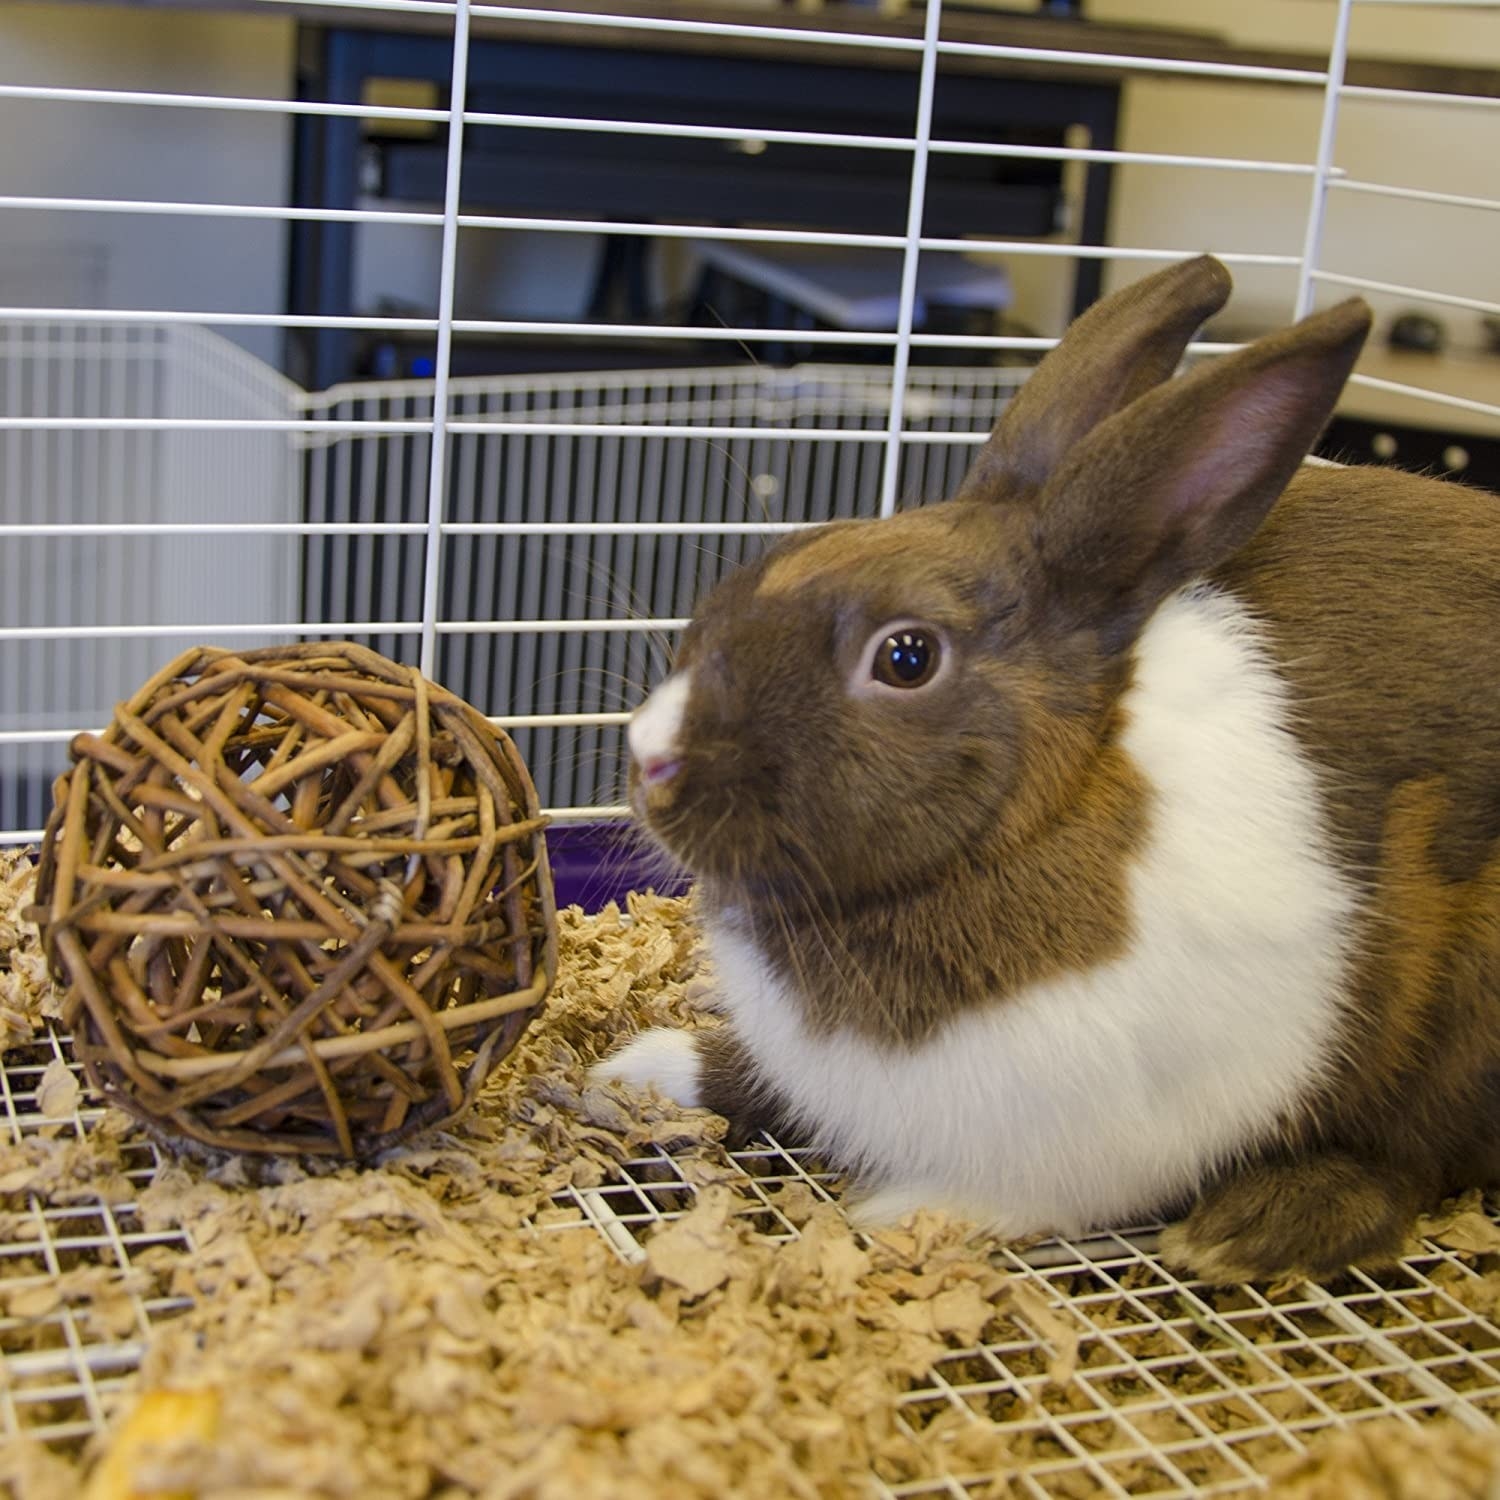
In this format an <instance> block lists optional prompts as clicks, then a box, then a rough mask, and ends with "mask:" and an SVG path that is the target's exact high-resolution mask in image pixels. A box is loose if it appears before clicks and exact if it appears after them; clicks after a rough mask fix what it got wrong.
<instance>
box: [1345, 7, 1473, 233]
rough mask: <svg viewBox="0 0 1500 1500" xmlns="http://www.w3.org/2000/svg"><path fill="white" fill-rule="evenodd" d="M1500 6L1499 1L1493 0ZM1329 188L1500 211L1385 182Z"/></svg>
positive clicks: (1349, 181)
mask: <svg viewBox="0 0 1500 1500" xmlns="http://www.w3.org/2000/svg"><path fill="white" fill-rule="evenodd" d="M1408 3H1410V0H1408ZM1495 3H1496V4H1500V0H1495ZM1328 185H1329V187H1335V188H1339V189H1340V190H1341V191H1343V192H1346V193H1370V194H1373V195H1374V196H1376V197H1380V198H1405V199H1410V200H1411V201H1412V202H1415V203H1439V204H1444V205H1446V206H1448V207H1451V208H1481V209H1488V210H1490V211H1492V212H1493V211H1494V210H1496V209H1500V198H1474V197H1470V196H1469V195H1468V194H1466V193H1436V192H1432V191H1430V190H1428V189H1426V188H1409V187H1395V186H1394V185H1392V184H1391V183H1387V182H1362V181H1359V180H1358V179H1356V178H1352V177H1345V178H1342V179H1340V178H1335V179H1333V180H1331V181H1330V182H1329V184H1328Z"/></svg>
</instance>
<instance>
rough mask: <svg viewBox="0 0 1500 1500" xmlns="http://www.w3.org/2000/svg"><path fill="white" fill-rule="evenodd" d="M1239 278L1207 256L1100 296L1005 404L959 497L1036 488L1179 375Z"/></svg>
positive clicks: (1020, 492)
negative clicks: (1105, 427)
mask: <svg viewBox="0 0 1500 1500" xmlns="http://www.w3.org/2000/svg"><path fill="white" fill-rule="evenodd" d="M1232 285H1233V283H1232V282H1231V280H1230V277H1229V272H1228V271H1226V270H1225V269H1224V267H1223V266H1222V265H1221V264H1220V263H1219V262H1218V261H1217V260H1215V259H1214V258H1213V256H1211V255H1200V256H1198V257H1197V258H1196V259H1194V260H1186V261H1180V262H1178V263H1177V264H1176V265H1173V266H1168V267H1167V269H1166V270H1165V271H1158V272H1157V273H1156V274H1155V275H1154V276H1147V277H1146V278H1145V279H1144V280H1142V281H1137V282H1134V283H1133V284H1132V285H1130V286H1127V287H1124V288H1122V289H1121V290H1120V291H1118V292H1116V293H1114V295H1113V296H1110V297H1106V298H1105V299H1104V300H1103V301H1102V302H1096V303H1095V304H1094V305H1093V306H1092V307H1091V308H1089V309H1088V311H1087V312H1085V313H1084V314H1083V315H1082V316H1081V317H1080V318H1078V319H1077V321H1076V322H1074V323H1073V325H1072V326H1071V327H1070V328H1069V329H1068V331H1067V332H1066V333H1065V334H1064V335H1063V337H1062V341H1061V342H1060V343H1059V344H1058V346H1057V347H1056V348H1055V349H1053V350H1052V351H1051V352H1050V353H1049V354H1048V355H1047V357H1046V358H1045V359H1044V360H1042V362H1041V363H1040V364H1039V365H1038V366H1037V367H1036V371H1035V373H1034V374H1033V375H1031V376H1030V378H1029V379H1028V380H1027V381H1026V383H1025V385H1023V386H1022V387H1021V389H1020V390H1019V391H1018V392H1017V393H1016V395H1015V397H1014V398H1013V399H1012V400H1011V402H1010V404H1009V405H1008V406H1007V407H1006V409H1005V411H1004V413H1003V414H1002V415H1001V417H1000V420H999V421H998V422H997V423H996V424H995V430H994V432H993V433H991V434H990V438H989V441H988V442H987V443H986V444H985V445H984V447H983V448H982V449H981V450H980V453H979V456H978V457H977V458H976V459H975V460H974V463H973V465H972V466H971V467H970V469H969V472H968V474H967V475H966V476H965V478H964V482H963V484H962V486H961V487H960V489H959V492H958V498H959V499H960V500H992V499H1001V498H1007V497H1011V496H1024V495H1028V494H1034V493H1035V492H1036V491H1037V490H1039V489H1040V488H1041V487H1042V485H1043V484H1045V483H1046V481H1047V479H1048V477H1049V476H1050V475H1051V474H1052V472H1053V470H1054V469H1056V467H1057V465H1058V464H1059V463H1061V462H1062V460H1063V458H1064V457H1065V456H1066V455H1067V453H1068V450H1069V449H1070V448H1072V446H1073V445H1074V443H1076V442H1077V441H1078V440H1079V439H1080V438H1081V437H1083V436H1084V435H1085V434H1086V433H1088V432H1091V431H1092V430H1093V429H1094V428H1095V427H1096V426H1097V425H1098V424H1099V423H1100V422H1102V421H1103V420H1104V419H1105V417H1107V416H1109V415H1110V414H1111V413H1112V412H1116V411H1119V410H1120V409H1121V408H1122V407H1124V406H1127V405H1129V403H1130V402H1132V401H1134V400H1135V399H1136V397H1137V396H1140V395H1142V394H1144V393H1145V392H1146V391H1148V390H1150V389H1151V388H1152V387H1153V386H1156V385H1160V384H1161V382H1162V381H1164V380H1166V379H1167V377H1168V376H1170V375H1171V374H1172V372H1173V371H1174V370H1175V369H1176V368H1177V365H1178V363H1179V362H1180V361H1181V359H1182V352H1183V350H1184V349H1186V348H1187V345H1188V341H1189V340H1190V339H1191V338H1192V336H1193V335H1194V333H1196V332H1197V331H1198V329H1199V327H1201V326H1202V324H1203V322H1204V320H1205V319H1206V318H1209V317H1212V316H1213V314H1214V313H1216V312H1218V310H1219V309H1220V308H1221V307H1223V305H1224V304H1225V302H1227V301H1228V300H1229V293H1230V289H1231V287H1232Z"/></svg>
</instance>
